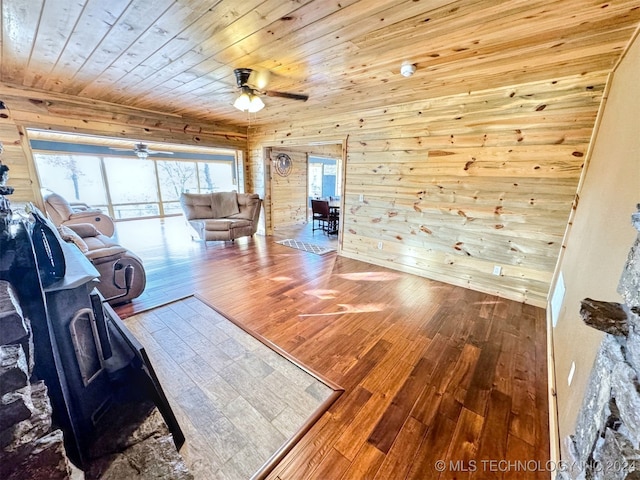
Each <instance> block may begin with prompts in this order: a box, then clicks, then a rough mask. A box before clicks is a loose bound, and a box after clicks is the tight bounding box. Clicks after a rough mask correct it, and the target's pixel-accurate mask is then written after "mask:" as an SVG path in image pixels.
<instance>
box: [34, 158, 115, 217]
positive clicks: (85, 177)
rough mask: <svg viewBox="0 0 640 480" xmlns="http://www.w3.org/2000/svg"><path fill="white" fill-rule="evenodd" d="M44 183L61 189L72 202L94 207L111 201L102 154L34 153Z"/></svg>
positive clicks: (41, 180) (55, 189) (56, 189)
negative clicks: (108, 198) (102, 163)
mask: <svg viewBox="0 0 640 480" xmlns="http://www.w3.org/2000/svg"><path fill="white" fill-rule="evenodd" d="M34 159H35V162H36V168H37V169H38V173H39V174H40V182H41V186H42V187H45V188H48V189H50V190H53V191H55V192H56V193H59V194H60V195H62V196H63V197H65V198H66V199H67V200H68V201H69V202H85V203H87V204H89V205H93V206H95V207H104V208H105V210H106V207H107V205H108V204H109V202H108V200H107V191H106V188H105V185H104V180H103V178H102V172H101V166H100V158H99V157H95V156H89V155H63V154H60V155H44V154H38V153H36V154H34Z"/></svg>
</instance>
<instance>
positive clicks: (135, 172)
mask: <svg viewBox="0 0 640 480" xmlns="http://www.w3.org/2000/svg"><path fill="white" fill-rule="evenodd" d="M104 165H105V169H106V171H107V181H108V182H109V191H110V193H111V201H112V202H113V204H114V207H115V205H116V204H122V203H152V202H157V201H158V187H157V185H156V170H155V166H154V164H153V160H139V159H136V160H134V159H131V158H116V157H111V158H105V159H104Z"/></svg>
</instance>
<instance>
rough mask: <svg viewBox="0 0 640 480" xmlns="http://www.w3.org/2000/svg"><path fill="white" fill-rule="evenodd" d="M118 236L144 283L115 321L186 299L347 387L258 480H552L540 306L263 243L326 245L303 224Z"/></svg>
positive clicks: (177, 224) (162, 225)
mask: <svg viewBox="0 0 640 480" xmlns="http://www.w3.org/2000/svg"><path fill="white" fill-rule="evenodd" d="M147 229H150V231H151V232H156V233H158V232H160V234H157V235H153V234H147V233H144V232H146V231H147ZM118 231H119V234H118V235H119V239H120V241H121V242H122V243H123V244H124V245H125V246H127V247H129V248H131V249H132V250H133V251H134V252H136V253H137V254H138V255H140V256H141V257H142V259H143V261H144V262H145V265H146V266H147V267H148V277H149V278H148V287H147V288H148V292H147V298H146V299H144V300H141V301H138V302H135V301H134V303H133V304H130V305H125V306H122V307H118V308H117V309H116V311H118V313H119V314H122V315H123V316H127V315H130V314H131V313H132V312H134V311H136V310H139V309H142V308H146V307H147V306H150V303H151V302H153V301H158V300H159V299H162V298H165V297H166V298H167V299H169V297H170V296H171V295H176V294H177V293H180V292H184V293H185V294H189V293H197V294H199V295H200V296H202V297H203V298H204V299H205V300H207V301H208V302H209V303H210V304H211V305H214V306H215V307H216V308H218V309H219V310H220V311H222V312H223V313H224V314H225V315H227V316H229V317H232V318H234V319H236V320H237V321H239V322H241V323H242V324H243V325H245V326H246V327H247V328H248V329H250V330H252V331H254V332H256V333H258V334H260V335H262V336H264V337H266V338H267V339H269V340H270V341H272V342H273V343H275V344H277V345H278V346H279V347H281V348H282V349H284V350H285V351H287V352H288V353H289V354H291V355H292V356H293V357H294V358H296V359H297V360H298V361H299V362H300V363H302V364H304V365H306V366H308V367H309V368H311V369H312V370H314V371H316V372H318V373H319V374H320V375H322V376H323V377H325V378H327V379H329V380H331V381H332V382H334V383H336V384H338V385H340V386H341V387H343V388H344V389H345V392H344V394H343V395H342V396H341V397H340V398H339V399H338V400H337V401H336V402H335V403H334V404H333V405H332V407H331V408H330V409H329V410H328V411H327V412H326V413H325V414H324V415H323V416H322V417H321V418H320V420H319V421H318V422H317V423H316V424H315V425H314V426H313V427H312V428H311V429H310V431H309V432H308V433H307V434H306V435H305V436H304V437H303V438H302V439H301V440H300V442H299V443H298V444H297V445H296V446H295V447H294V448H293V449H292V450H291V451H290V453H289V454H288V455H287V456H286V457H285V458H284V459H283V460H282V461H281V462H280V464H279V465H277V466H276V468H275V469H274V470H273V472H272V473H271V474H270V476H269V478H271V479H281V480H287V479H307V478H308V479H330V480H333V479H345V480H350V479H380V480H382V479H405V478H406V479H453V478H455V479H484V478H491V479H520V478H523V479H538V478H545V479H548V478H550V477H551V475H550V472H548V471H546V470H545V465H546V462H547V460H548V459H549V438H548V411H547V393H546V391H547V390H546V382H547V378H546V347H545V345H546V343H545V314H544V310H542V309H539V308H536V307H532V306H529V305H525V304H521V303H516V302H512V301H508V300H503V299H501V298H498V297H495V296H491V295H487V294H484V293H479V292H474V291H472V290H467V289H464V288H460V287H454V286H451V285H447V284H443V283H438V282H435V281H431V280H428V279H424V278H420V277H416V276H412V275H408V274H404V273H400V272H395V271H392V270H388V269H385V268H382V267H377V266H374V265H370V264H367V263H363V262H358V261H356V260H352V259H346V258H342V257H339V256H337V255H336V254H333V253H332V254H327V255H323V256H320V255H314V254H311V253H306V252H302V251H299V250H294V249H291V248H288V247H285V246H282V245H277V244H275V243H274V241H275V240H278V239H282V238H298V239H303V240H305V241H314V237H315V241H316V242H317V243H322V242H335V241H336V240H335V238H334V237H331V238H329V237H326V236H324V235H322V234H318V232H316V235H315V236H311V234H310V228H309V229H308V230H307V229H304V228H302V229H291V230H287V229H285V230H283V231H281V232H278V234H277V235H276V236H274V237H263V236H255V237H254V238H252V239H241V240H238V241H236V242H235V243H230V242H229V243H223V242H212V243H210V245H209V247H208V248H205V247H204V246H203V245H202V244H200V243H196V242H192V241H191V240H190V239H189V236H188V234H187V232H186V227H185V226H184V224H183V222H182V221H180V220H178V219H167V220H165V221H164V222H161V221H160V220H153V221H152V220H146V221H140V222H128V223H120V224H118ZM164 234H167V235H168V237H166V239H165V237H164ZM294 235H295V236H294ZM169 237H170V238H169ZM203 428H204V427H203ZM438 461H443V462H444V464H442V465H443V466H444V468H442V466H441V465H440V464H439V463H437V462H438ZM439 470H442V471H439ZM210 478H214V477H210Z"/></svg>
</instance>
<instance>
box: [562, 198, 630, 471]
mask: <svg viewBox="0 0 640 480" xmlns="http://www.w3.org/2000/svg"><path fill="white" fill-rule="evenodd" d="M638 209H639V211H638V212H637V213H634V214H633V215H632V223H633V226H634V227H635V228H636V229H637V230H638V232H640V205H638ZM618 292H619V293H620V295H621V296H622V299H623V301H624V303H615V302H602V301H597V300H592V299H589V298H587V299H584V300H583V301H582V305H581V309H580V314H581V316H582V319H583V320H584V322H585V323H586V324H587V325H589V326H591V327H593V328H597V329H598V330H602V331H604V332H605V333H606V336H605V338H604V340H603V341H602V345H601V346H600V350H599V351H598V355H597V357H596V360H595V362H594V366H593V369H592V371H591V375H590V378H589V385H588V387H587V390H586V392H585V397H584V401H583V404H582V408H581V410H580V413H579V415H578V420H577V422H576V430H575V432H574V433H573V434H572V435H569V436H568V437H567V438H566V439H565V442H566V446H567V451H568V452H570V455H571V457H572V458H569V459H565V460H566V461H564V462H563V463H562V464H561V465H560V466H559V467H561V468H559V470H561V471H560V472H559V473H558V478H559V479H562V480H565V479H577V480H582V479H585V480H588V479H594V480H600V479H602V480H638V479H640V380H639V379H640V233H639V235H638V237H637V239H636V241H635V243H634V244H633V246H632V247H631V250H630V252H629V256H628V259H627V262H626V264H625V267H624V270H623V272H622V275H621V277H620V283H619V285H618Z"/></svg>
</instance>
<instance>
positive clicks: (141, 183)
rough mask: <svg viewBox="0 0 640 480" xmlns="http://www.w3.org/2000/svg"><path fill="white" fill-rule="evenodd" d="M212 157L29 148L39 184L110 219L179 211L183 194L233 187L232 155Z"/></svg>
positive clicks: (234, 161)
mask: <svg viewBox="0 0 640 480" xmlns="http://www.w3.org/2000/svg"><path fill="white" fill-rule="evenodd" d="M218 157H222V158H219V159H218V158H216V159H215V160H211V161H208V160H195V161H194V160H183V159H175V160H174V159H171V160H166V159H151V158H147V159H139V158H132V157H118V156H99V155H84V154H83V155H79V154H68V153H39V152H34V158H35V163H36V168H37V169H38V174H39V177H40V183H41V186H42V187H44V188H48V189H49V190H52V191H54V192H56V193H59V194H60V195H62V196H63V197H65V198H66V199H67V200H69V201H70V202H74V201H80V202H84V203H87V204H89V205H92V206H95V207H98V208H100V209H101V210H103V211H104V212H105V213H107V214H109V215H111V216H112V217H113V218H114V219H128V218H143V217H156V216H165V215H174V214H180V213H182V210H181V208H180V194H181V193H183V192H198V193H204V192H218V191H230V190H238V185H237V181H236V174H235V172H236V160H235V155H233V154H230V155H226V156H218Z"/></svg>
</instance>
